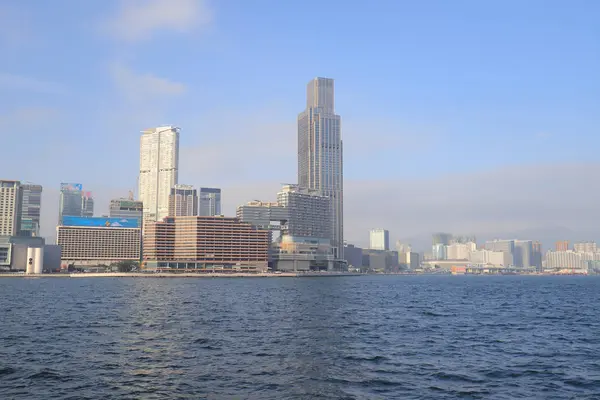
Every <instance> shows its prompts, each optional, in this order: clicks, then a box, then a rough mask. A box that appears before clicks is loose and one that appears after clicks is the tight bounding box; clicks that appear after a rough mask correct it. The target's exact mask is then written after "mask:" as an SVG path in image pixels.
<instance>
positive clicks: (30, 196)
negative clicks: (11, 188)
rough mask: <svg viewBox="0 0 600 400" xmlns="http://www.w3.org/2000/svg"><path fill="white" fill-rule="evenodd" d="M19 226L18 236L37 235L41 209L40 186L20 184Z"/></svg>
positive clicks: (38, 233)
mask: <svg viewBox="0 0 600 400" xmlns="http://www.w3.org/2000/svg"><path fill="white" fill-rule="evenodd" d="M21 189H22V200H21V227H20V229H19V236H27V237H33V236H39V235H40V216H41V209H42V186H41V185H34V184H31V183H26V184H22V185H21Z"/></svg>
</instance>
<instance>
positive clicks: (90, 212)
mask: <svg viewBox="0 0 600 400" xmlns="http://www.w3.org/2000/svg"><path fill="white" fill-rule="evenodd" d="M81 216H82V217H93V216H94V198H93V197H92V192H83V194H82V196H81Z"/></svg>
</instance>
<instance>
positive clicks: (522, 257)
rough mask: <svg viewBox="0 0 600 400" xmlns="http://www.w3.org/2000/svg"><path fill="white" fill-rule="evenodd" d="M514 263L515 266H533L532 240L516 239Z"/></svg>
mask: <svg viewBox="0 0 600 400" xmlns="http://www.w3.org/2000/svg"><path fill="white" fill-rule="evenodd" d="M514 243H515V245H514V255H513V264H514V265H515V267H520V268H529V267H532V266H533V242H532V241H531V240H515V241H514Z"/></svg>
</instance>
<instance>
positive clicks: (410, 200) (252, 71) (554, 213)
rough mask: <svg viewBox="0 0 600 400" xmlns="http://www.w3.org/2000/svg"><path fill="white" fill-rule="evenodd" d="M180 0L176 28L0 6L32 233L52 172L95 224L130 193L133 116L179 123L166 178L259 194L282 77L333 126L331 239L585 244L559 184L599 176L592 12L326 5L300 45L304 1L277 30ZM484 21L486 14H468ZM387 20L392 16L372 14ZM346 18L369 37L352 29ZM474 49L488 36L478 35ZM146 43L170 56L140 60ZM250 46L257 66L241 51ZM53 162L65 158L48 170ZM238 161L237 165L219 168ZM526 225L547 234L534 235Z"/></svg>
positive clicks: (13, 174)
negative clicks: (441, 236) (32, 208)
mask: <svg viewBox="0 0 600 400" xmlns="http://www.w3.org/2000/svg"><path fill="white" fill-rule="evenodd" d="M163 3H164V4H171V6H170V7H184V5H181V4H183V3H182V2H163ZM187 3H188V4H196V5H192V6H189V7H191V8H189V9H186V10H185V11H186V12H182V13H178V14H177V15H185V16H187V17H189V19H185V20H184V21H183V22H182V24H183V25H182V27H181V29H180V27H179V25H178V23H179V22H181V21H178V20H177V21H175V22H173V21H165V19H161V17H160V16H159V17H157V19H156V20H152V21H149V22H148V21H147V22H148V23H147V24H146V25H144V24H139V23H135V21H130V20H127V16H128V15H130V14H128V13H126V12H124V11H123V9H121V8H119V4H118V3H117V2H111V1H107V2H102V4H83V3H74V2H69V1H57V2H53V3H52V7H51V8H50V6H49V5H47V4H42V5H40V4H37V3H34V2H32V1H8V2H4V3H3V5H2V7H3V10H4V9H6V8H7V7H8V8H7V9H8V12H7V13H0V15H1V16H2V17H0V18H7V20H6V21H5V20H3V22H7V23H5V24H3V25H2V28H0V46H1V48H0V49H1V50H2V51H3V54H5V57H6V59H7V63H6V64H5V66H4V67H2V69H0V87H1V88H2V90H3V93H6V96H5V97H4V98H3V99H1V100H0V102H2V101H4V103H1V104H0V105H2V106H4V109H5V111H3V113H2V115H1V116H0V121H1V122H2V126H3V129H4V132H19V134H18V135H15V146H16V147H15V149H16V151H14V152H9V153H7V154H6V156H5V157H3V158H2V159H1V160H0V169H2V171H3V174H4V175H5V176H3V177H2V178H3V179H19V180H21V181H22V182H25V181H31V182H34V183H37V184H40V185H42V186H43V187H44V192H43V194H42V196H43V199H42V204H43V214H44V215H42V221H41V228H42V235H43V236H46V237H51V236H54V225H55V223H56V220H57V219H58V218H57V215H56V210H57V209H58V200H57V191H58V189H57V187H58V185H59V183H60V182H64V181H67V182H69V181H72V182H82V183H83V184H84V186H85V187H86V188H87V187H89V188H93V190H94V196H95V203H96V204H95V206H96V214H97V215H101V214H106V213H107V211H108V210H107V208H108V206H107V204H108V201H109V200H110V199H111V198H115V197H123V196H126V194H127V193H128V191H129V190H133V189H134V188H135V187H136V179H137V172H136V170H137V166H136V164H137V160H136V157H135V156H129V155H128V154H123V150H122V149H133V148H136V147H137V145H138V136H137V134H136V133H137V132H138V131H139V130H140V128H143V127H147V126H160V125H162V124H165V123H176V124H177V125H179V126H181V127H182V128H183V129H184V132H185V133H186V134H185V135H183V136H184V137H185V139H183V140H182V143H181V161H180V170H181V171H180V174H181V176H180V180H181V181H182V182H186V183H189V184H192V185H194V186H195V187H202V186H214V187H221V188H222V189H223V193H224V197H223V213H224V214H226V215H233V214H234V212H235V207H236V206H237V205H239V204H243V203H244V202H245V201H247V200H248V199H253V198H262V196H261V194H263V193H275V192H276V191H277V190H278V188H279V186H280V183H281V182H286V181H289V180H290V177H292V176H294V175H295V170H296V168H297V166H296V162H295V161H296V160H295V159H293V157H290V154H293V153H294V151H295V147H296V138H295V133H294V132H295V131H296V127H295V118H296V115H297V112H298V110H300V109H302V107H303V106H304V104H305V98H304V96H305V94H304V93H302V91H301V90H298V87H301V85H303V84H304V83H305V82H306V81H307V80H308V79H310V78H311V77H313V76H330V77H333V78H335V80H336V82H337V83H338V87H339V89H338V93H337V94H338V96H337V103H338V104H337V105H336V106H337V108H338V109H339V110H342V111H341V113H342V114H343V117H344V124H343V134H344V142H345V148H344V152H345V158H344V160H345V171H344V175H345V186H344V195H345V196H344V208H345V217H346V220H345V228H346V229H345V231H346V232H345V238H346V239H347V240H348V241H349V242H351V243H358V244H362V245H363V246H364V243H365V242H366V241H367V240H368V238H366V234H365V232H366V231H368V229H369V228H370V227H372V226H387V227H388V228H389V229H390V232H391V235H392V237H391V239H392V241H393V240H394V239H404V238H409V239H410V238H412V237H413V236H415V235H417V236H419V235H422V236H428V235H429V233H431V232H433V231H438V230H447V231H454V232H472V233H474V234H476V235H477V236H478V237H481V238H486V235H487V238H491V237H493V236H504V237H516V236H519V237H521V238H524V239H527V238H539V239H540V240H541V241H542V242H543V243H544V247H545V248H546V246H549V245H550V243H553V242H554V241H556V240H559V239H561V238H566V239H569V240H571V241H574V240H594V239H596V240H597V239H598V238H599V236H600V235H599V234H598V233H599V232H598V230H597V228H596V227H595V226H594V225H593V221H595V220H597V219H598V218H600V210H598V208H597V207H596V201H595V199H596V198H597V196H598V195H599V193H598V192H597V190H596V189H594V188H593V187H592V188H590V189H589V191H588V192H587V193H586V195H585V196H580V195H577V193H579V192H580V187H581V186H582V184H585V183H586V182H589V181H593V180H594V179H595V177H596V176H598V174H599V173H600V165H599V163H598V161H597V155H596V154H595V153H596V152H595V150H594V149H595V147H596V146H597V145H598V144H599V143H598V142H599V141H600V139H599V138H598V137H597V135H595V127H597V126H598V124H599V122H598V116H597V115H596V114H595V112H593V110H594V109H595V108H594V107H593V105H594V104H596V103H597V102H598V86H597V83H596V81H597V80H596V79H594V77H595V75H596V72H595V71H597V70H598V67H599V65H598V64H599V60H598V57H597V56H596V55H595V54H594V53H593V52H589V50H588V49H589V48H593V46H594V43H595V42H594V41H593V37H594V35H592V34H591V33H592V32H594V29H596V28H595V26H596V25H595V21H594V20H593V18H592V16H593V15H594V14H595V13H594V8H596V7H598V5H594V4H588V6H589V7H591V8H592V9H589V8H588V9H587V12H582V9H581V8H578V7H570V6H567V5H566V4H559V3H553V7H539V4H537V5H536V2H533V3H528V4H522V3H521V2H515V1H509V2H504V3H502V7H500V6H498V5H493V4H469V5H468V6H467V5H466V4H459V5H456V7H449V6H448V5H447V4H444V3H443V2H434V4H433V6H431V7H427V6H425V5H421V4H416V3H415V4H407V3H405V4H400V3H398V2H391V1H387V2H386V1H383V2H382V3H381V7H382V10H383V11H385V10H387V12H385V13H378V15H380V17H379V18H383V20H381V19H377V21H376V23H375V20H374V19H371V18H363V11H364V10H362V9H361V8H359V7H358V5H353V4H349V5H347V6H346V7H344V8H342V9H339V10H333V7H332V5H331V4H325V5H322V7H323V9H322V11H323V13H320V14H319V15H312V16H311V18H314V21H315V23H317V22H331V20H330V19H329V18H328V16H330V15H336V16H337V17H338V18H336V21H333V22H332V23H331V24H329V23H325V24H323V29H324V30H326V31H327V32H328V33H329V34H330V35H331V37H332V38H334V39H341V38H345V40H339V42H340V43H339V45H337V46H325V45H324V44H323V45H318V46H314V45H313V44H312V43H322V42H321V41H320V40H319V38H320V37H321V35H322V33H320V32H306V30H305V29H304V28H305V25H303V24H300V23H299V22H297V20H298V16H299V15H303V16H308V14H307V12H308V11H307V10H310V5H311V4H314V3H312V2H310V1H309V3H303V5H302V6H300V5H295V4H283V5H281V6H278V7H273V8H272V9H270V11H271V12H272V14H269V15H271V16H275V18H276V19H277V21H280V22H278V23H285V24H286V26H289V30H286V33H285V35H283V36H282V37H274V35H273V31H272V29H274V28H272V27H269V25H268V24H264V25H265V27H264V28H258V26H262V23H263V22H265V21H266V15H263V13H262V11H264V9H262V7H250V5H248V4H246V3H244V2H235V3H236V7H235V9H236V11H235V12H229V11H228V9H227V8H226V7H225V6H224V5H221V4H217V3H216V2H212V3H206V7H200V6H198V5H197V4H200V3H201V2H187ZM157 4H158V2H157ZM7 5H8V6H7ZM131 7H132V9H135V10H138V11H139V9H141V8H143V6H142V5H139V4H137V5H132V6H131ZM66 10H68V12H66ZM516 10H518V11H519V12H515V11H516ZM333 11H335V13H334V14H331V13H333ZM135 14H136V13H133V14H132V15H135ZM138 14H139V13H138ZM490 14H493V15H496V17H497V22H498V24H487V23H485V21H486V18H487V17H486V16H488V15H490ZM144 15H146V14H144ZM164 15H167V13H164ZM169 15H171V14H169ZM242 15H243V16H248V17H250V18H246V17H245V18H243V19H241V16H242ZM5 16H6V17H5ZM50 16H52V18H50ZM392 16H400V19H401V21H396V23H389V24H387V23H385V22H386V21H388V20H387V18H391V17H392ZM179 18H182V17H179ZM342 20H343V21H345V22H344V25H340V23H339V22H337V21H342ZM15 21H18V23H17V24H16V26H15ZM250 21H251V22H250ZM353 21H354V22H359V21H360V22H361V23H365V24H366V26H368V27H371V28H373V29H372V30H371V31H369V32H367V33H362V34H360V35H359V34H358V32H355V31H354V29H351V26H352V23H351V22H353ZM417 21H418V23H417ZM138 22H139V21H138ZM50 24H52V26H56V25H57V24H58V25H60V29H59V31H56V30H55V29H49V27H50ZM115 24H116V25H115ZM255 24H257V25H256V26H255ZM88 26H89V28H88ZM107 26H111V27H112V28H114V29H112V30H107V29H104V28H106V27H107ZM361 26H362V25H361ZM505 26H511V27H513V29H511V30H510V31H509V32H506V30H505V29H504V27H505ZM64 38H69V40H68V41H67V42H65V40H64ZM397 38H406V39H402V40H400V41H399V42H398V41H397V40H396V39H397ZM408 38H410V39H408ZM375 39H377V40H375ZM484 40H485V43H487V44H488V46H481V43H480V42H481V41H484ZM258 43H263V44H265V43H266V45H261V46H258ZM289 43H293V44H294V45H293V46H290V45H289ZM349 43H352V45H350V44H349ZM391 46H397V47H399V48H400V49H402V57H399V56H398V55H397V54H392V53H390V52H389V51H387V49H389V48H391ZM165 49H169V50H170V51H174V52H176V53H177V54H179V55H180V56H179V57H180V62H178V63H173V62H170V61H167V60H166V59H160V58H158V59H157V57H156V54H157V53H160V52H161V51H162V50H165ZM531 49H535V51H531ZM74 53H77V54H84V55H85V56H83V57H82V64H81V65H79V66H77V68H76V69H75V66H70V65H45V67H44V68H43V69H42V68H39V67H37V66H38V65H43V63H42V62H41V61H42V60H44V59H45V58H47V57H50V56H64V57H65V58H66V57H70V56H72V54H74ZM361 53H362V56H360V57H359V56H357V54H361ZM273 54H277V55H278V56H277V57H276V58H273V56H272V55H273ZM565 54H567V55H568V57H564V55H565ZM288 56H289V57H288ZM265 57H266V58H267V59H269V60H271V61H272V62H270V63H264V62H259V61H258V60H261V59H264V58H265ZM206 59H210V62H208V63H207V62H204V61H199V60H206ZM298 59H302V60H309V61H302V62H298V61H297V60H298ZM524 60H526V61H527V62H526V63H525V62H524ZM242 61H243V62H242ZM442 65H443V68H442V67H441V66H442ZM374 69H376V70H377V79H374V78H373V71H374ZM82 71H83V72H82ZM207 77H210V79H208V78H207ZM98 105H101V106H98ZM90 121H92V122H93V123H92V124H90V123H89V122H90ZM84 127H85V128H84ZM83 130H85V134H83V133H82V132H83ZM188 133H189V134H188ZM567 137H568V138H569V140H563V139H564V138H567ZM583 143H585V146H584V145H583ZM517 144H518V145H517ZM24 148H27V149H28V154H29V155H30V157H29V159H28V161H27V163H23V162H22V158H21V155H22V154H23V153H22V152H21V151H19V149H24ZM273 148H275V149H276V150H273ZM129 151H130V150H127V152H129ZM59 153H60V154H68V155H69V162H68V163H66V162H57V161H56V159H57V158H56V157H57V154H59ZM248 154H252V155H253V157H252V160H253V163H254V165H253V167H252V168H248V166H247V164H246V163H242V162H239V163H237V162H231V160H242V159H246V158H245V157H247V155H248ZM459 154H460V155H461V156H457V155H459ZM107 157H111V158H112V157H118V162H106V161H105V160H106V158H107ZM74 165H76V166H77V167H76V168H74V167H73V166H74ZM532 182H533V183H532ZM507 187H510V188H511V190H506V188H507ZM373 193H377V201H374V200H373ZM265 200H274V199H265ZM541 205H543V207H542V206H541ZM448 209H451V210H452V212H448ZM531 232H533V234H531ZM536 232H541V233H542V235H544V232H554V233H552V234H551V235H548V234H545V235H546V237H547V239H546V238H544V237H542V235H538V234H537V233H536ZM409 241H410V242H411V243H415V241H414V240H409Z"/></svg>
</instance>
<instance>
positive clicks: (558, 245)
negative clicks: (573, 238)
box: [555, 240, 569, 251]
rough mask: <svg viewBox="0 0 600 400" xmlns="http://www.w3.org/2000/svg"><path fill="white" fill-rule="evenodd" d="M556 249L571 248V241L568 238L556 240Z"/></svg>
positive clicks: (565, 249) (564, 249)
mask: <svg viewBox="0 0 600 400" xmlns="http://www.w3.org/2000/svg"><path fill="white" fill-rule="evenodd" d="M555 248H556V251H567V250H569V241H568V240H560V241H558V242H556V245H555Z"/></svg>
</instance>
